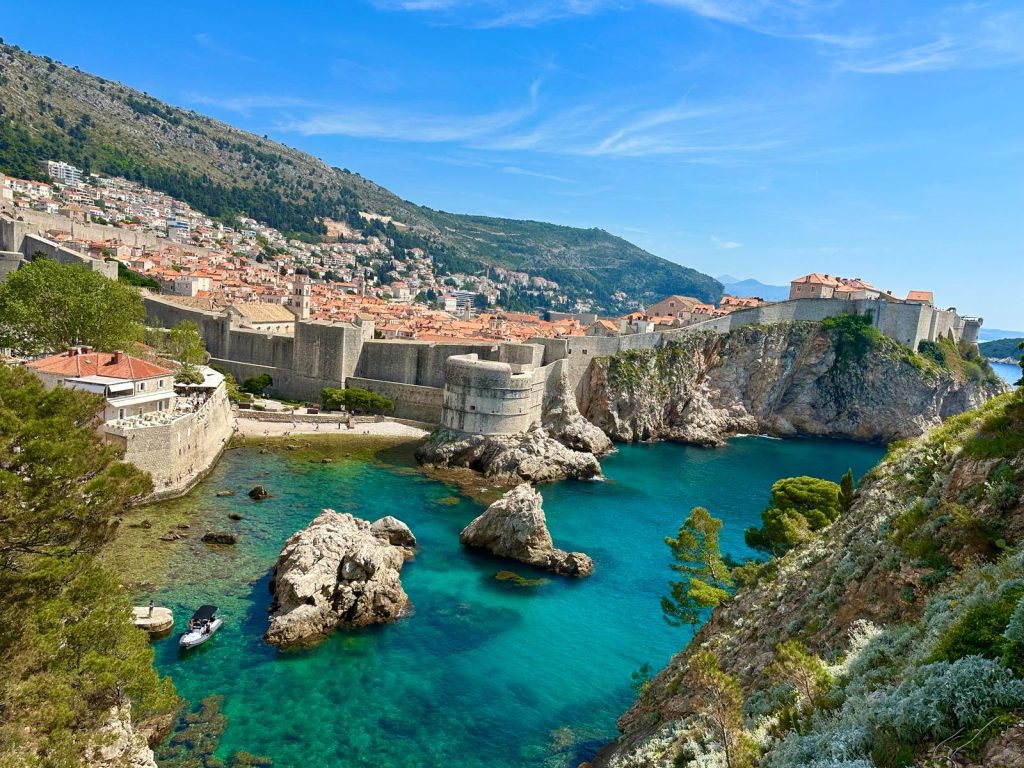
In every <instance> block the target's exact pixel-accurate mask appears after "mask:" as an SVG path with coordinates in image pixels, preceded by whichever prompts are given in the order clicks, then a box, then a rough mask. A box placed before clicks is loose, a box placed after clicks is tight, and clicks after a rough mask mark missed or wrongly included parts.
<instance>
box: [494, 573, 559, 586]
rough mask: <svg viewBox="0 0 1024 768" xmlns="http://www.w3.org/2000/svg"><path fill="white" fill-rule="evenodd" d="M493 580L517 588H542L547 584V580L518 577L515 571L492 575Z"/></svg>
mask: <svg viewBox="0 0 1024 768" xmlns="http://www.w3.org/2000/svg"><path fill="white" fill-rule="evenodd" d="M494 578H495V579H497V580H498V581H504V582H507V583H510V584H514V585H515V586H517V587H543V586H544V585H545V584H547V583H548V580H547V579H528V578H526V577H525V576H520V575H519V574H518V573H516V572H515V571H498V572H497V573H496V574H494Z"/></svg>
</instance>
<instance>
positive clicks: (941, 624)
mask: <svg viewBox="0 0 1024 768" xmlns="http://www.w3.org/2000/svg"><path fill="white" fill-rule="evenodd" d="M1022 492H1024V396H1022V395H1021V394H1020V393H1016V394H1012V395H1009V394H1007V395H1003V396H1001V397H999V398H996V399H995V400H993V401H991V402H989V403H987V404H986V405H985V406H984V407H983V408H982V409H980V410H977V411H972V412H970V413H966V414H963V415H961V416H958V417H955V418H953V419H951V420H950V421H948V422H947V423H946V424H944V425H943V426H942V427H940V428H938V429H936V430H933V431H932V432H930V433H929V434H927V435H925V436H924V437H922V438H919V439H917V440H915V441H913V442H910V443H907V444H901V445H898V446H896V447H895V448H893V449H890V452H889V455H888V456H887V457H886V458H885V459H884V460H883V462H882V463H881V464H880V465H879V466H878V467H876V468H875V469H874V470H872V472H871V473H869V475H868V476H867V477H866V478H864V480H863V481H862V483H861V486H860V488H859V489H858V491H857V496H856V499H855V502H854V504H853V507H852V509H851V510H850V511H849V512H847V513H845V514H843V515H841V516H840V518H839V519H837V520H836V522H834V523H833V524H832V525H831V526H830V527H829V528H827V529H825V530H824V531H823V532H822V533H821V534H820V535H819V536H818V537H816V538H815V539H812V540H810V541H809V542H807V543H805V544H804V545H802V546H800V547H798V548H797V549H795V550H793V551H791V552H789V553H788V554H787V555H785V556H784V557H782V558H780V559H777V560H774V561H770V562H769V563H767V564H764V565H760V566H758V565H752V566H746V567H745V568H744V569H741V572H736V573H737V575H738V576H739V578H738V579H737V581H738V582H739V583H740V584H741V586H740V587H739V589H738V590H737V592H736V594H735V595H734V596H733V597H732V599H731V600H729V601H728V602H726V603H724V604H723V605H722V606H720V607H719V608H718V609H716V610H715V612H714V613H713V615H712V617H711V618H710V620H709V621H708V623H707V624H705V625H704V627H702V628H701V630H700V631H699V632H698V634H697V635H696V637H695V638H694V640H693V641H692V642H691V643H690V645H689V647H687V648H686V649H685V650H683V651H682V652H681V653H680V654H678V655H677V656H675V657H674V658H673V659H672V660H671V662H670V663H669V665H668V666H667V667H666V668H665V669H664V670H663V671H662V672H661V673H660V674H659V675H658V676H657V677H656V678H654V679H653V680H652V681H651V682H650V684H649V685H648V686H647V687H646V689H645V690H644V691H643V692H642V694H641V695H640V697H639V699H638V701H637V702H636V704H635V705H634V706H633V707H632V709H630V710H629V711H628V712H627V713H626V714H625V715H623V716H622V718H620V721H619V728H620V731H621V732H622V736H621V737H620V739H619V740H618V741H617V742H616V743H614V744H613V745H611V746H610V747H608V748H607V749H606V750H605V751H604V752H603V753H602V754H600V755H599V756H598V758H597V759H596V760H595V761H594V766H595V768H596V767H598V766H601V767H612V766H614V767H615V768H627V767H628V768H640V766H673V765H685V764H689V763H690V761H691V760H696V761H697V762H694V763H693V764H695V765H696V764H700V765H726V764H727V763H728V764H730V765H731V766H732V768H736V766H740V765H751V764H753V763H759V764H762V765H771V766H797V765H820V766H825V765H829V766H839V765H842V766H851V767H852V766H855V765H856V766H865V767H866V766H870V765H879V766H890V765H892V766H895V765H909V764H911V761H912V762H913V764H918V765H919V764H923V761H925V760H927V759H929V758H941V759H942V761H943V762H942V764H953V763H954V762H957V763H960V764H965V763H981V764H986V765H987V764H991V765H997V764H998V765H1019V764H1021V763H1020V759H1021V755H1024V728H1021V727H1020V722H1019V721H1021V718H1022V716H1024V546H1022V537H1024V495H1022ZM712 512H714V511H713V510H712ZM786 642H790V643H792V642H795V643H797V644H799V646H790V650H791V651H792V648H794V647H799V648H802V649H803V653H804V654H805V657H804V658H803V660H802V661H800V662H799V663H794V661H793V659H794V658H797V657H799V654H796V655H795V656H794V654H793V653H792V652H791V653H790V654H789V657H788V662H787V659H785V658H783V652H782V650H781V648H780V644H782V643H786ZM698 652H709V653H711V654H714V656H715V657H716V658H717V662H718V664H720V668H721V671H722V672H723V673H725V674H726V675H728V676H732V678H733V679H734V681H735V683H736V684H737V685H738V692H737V696H739V697H740V703H741V704H742V715H739V714H737V716H736V719H735V720H733V721H732V724H731V725H730V726H729V729H722V728H719V727H716V723H717V722H725V721H727V718H726V719H723V718H721V717H720V716H719V719H718V720H715V717H714V716H715V714H716V713H715V712H714V711H712V708H711V707H710V706H709V704H708V701H709V697H711V696H712V695H713V694H712V690H713V689H714V686H711V687H710V688H709V686H708V683H707V675H706V674H705V675H704V677H701V676H700V673H699V669H698V668H697V666H696V663H695V662H694V658H695V655H696V654H697V653H698ZM705 658H706V657H705ZM787 663H788V664H789V666H788V667H787V666H786V664H787ZM794 670H796V672H794ZM801 670H802V672H803V674H802V675H801V674H798V673H800V672H801ZM724 688H727V686H725V687H724ZM724 688H723V687H721V686H720V688H719V690H722V689H724ZM718 700H719V701H721V699H718ZM718 714H719V715H720V712H719V713H718ZM727 738H728V739H729V740H730V742H731V744H732V746H733V751H732V756H731V759H728V758H726V757H725V756H724V755H725V750H724V743H725V741H726V739H727ZM741 745H742V746H743V750H739V749H738V747H739V746H741ZM738 753H742V755H738ZM1007 754H1009V755H1015V756H1016V760H1017V762H1013V761H1011V762H1003V761H1002V759H1003V758H1004V757H1005V755H1007ZM947 761H948V762H947ZM936 764H938V763H936Z"/></svg>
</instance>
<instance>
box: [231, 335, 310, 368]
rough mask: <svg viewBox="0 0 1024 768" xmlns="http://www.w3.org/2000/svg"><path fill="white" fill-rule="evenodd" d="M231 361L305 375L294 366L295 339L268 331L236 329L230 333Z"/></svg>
mask: <svg viewBox="0 0 1024 768" xmlns="http://www.w3.org/2000/svg"><path fill="white" fill-rule="evenodd" d="M228 338H229V349H230V350H231V354H230V356H231V359H232V360H238V361H239V362H245V363H250V364H253V365H263V366H268V367H273V368H281V369H291V371H292V373H296V374H300V375H301V374H304V371H302V370H295V369H294V367H293V364H292V359H293V357H292V353H293V349H294V345H295V339H293V338H292V337H291V336H283V335H281V334H269V333H267V332H266V331H253V330H249V329H248V328H234V329H232V330H231V331H229V333H228Z"/></svg>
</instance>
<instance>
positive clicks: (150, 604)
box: [149, 600, 153, 618]
mask: <svg viewBox="0 0 1024 768" xmlns="http://www.w3.org/2000/svg"><path fill="white" fill-rule="evenodd" d="M149 617H150V618H152V617H153V601H152V600H150V601H149Z"/></svg>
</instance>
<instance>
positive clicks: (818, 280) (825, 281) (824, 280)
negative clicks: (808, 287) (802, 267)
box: [793, 272, 840, 287]
mask: <svg viewBox="0 0 1024 768" xmlns="http://www.w3.org/2000/svg"><path fill="white" fill-rule="evenodd" d="M793 282H794V283H812V284H815V285H831V286H833V287H835V286H838V285H839V284H840V283H839V281H838V280H837V279H836V278H834V277H831V276H830V275H822V274H819V273H817V272H812V273H811V274H809V275H804V276H803V277H798V278H797V279H796V280H793Z"/></svg>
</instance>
